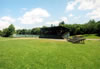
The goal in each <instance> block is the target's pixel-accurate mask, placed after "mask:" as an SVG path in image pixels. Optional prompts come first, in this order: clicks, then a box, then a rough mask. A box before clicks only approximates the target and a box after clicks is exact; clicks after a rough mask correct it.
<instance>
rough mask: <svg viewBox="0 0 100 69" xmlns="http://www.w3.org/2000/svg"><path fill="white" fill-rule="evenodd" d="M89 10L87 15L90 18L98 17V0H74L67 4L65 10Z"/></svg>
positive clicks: (99, 10) (99, 5)
mask: <svg viewBox="0 0 100 69" xmlns="http://www.w3.org/2000/svg"><path fill="white" fill-rule="evenodd" d="M74 8H75V9H78V10H91V11H90V12H89V13H88V14H87V15H88V16H90V18H100V13H99V12H100V0H74V1H70V2H69V3H68V4H67V7H66V10H67V11H68V10H70V11H71V10H74Z"/></svg>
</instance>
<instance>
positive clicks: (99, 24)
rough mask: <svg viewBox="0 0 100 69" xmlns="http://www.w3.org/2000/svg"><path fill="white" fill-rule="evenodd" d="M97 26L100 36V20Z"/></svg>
mask: <svg viewBox="0 0 100 69" xmlns="http://www.w3.org/2000/svg"><path fill="white" fill-rule="evenodd" d="M96 28H97V35H99V36H100V21H98V22H97V26H96Z"/></svg>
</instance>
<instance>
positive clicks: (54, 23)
mask: <svg viewBox="0 0 100 69" xmlns="http://www.w3.org/2000/svg"><path fill="white" fill-rule="evenodd" d="M46 24H47V25H51V24H52V25H55V26H57V25H59V21H51V22H47V23H46Z"/></svg>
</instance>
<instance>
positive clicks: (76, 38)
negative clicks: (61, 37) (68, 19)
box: [67, 36, 85, 43]
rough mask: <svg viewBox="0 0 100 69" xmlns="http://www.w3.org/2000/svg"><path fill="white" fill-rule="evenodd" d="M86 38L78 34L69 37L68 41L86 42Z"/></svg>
mask: <svg viewBox="0 0 100 69" xmlns="http://www.w3.org/2000/svg"><path fill="white" fill-rule="evenodd" d="M84 40H85V38H84V37H76V36H74V37H73V38H67V41H69V42H72V43H84Z"/></svg>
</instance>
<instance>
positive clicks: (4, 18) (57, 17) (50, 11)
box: [0, 0, 100, 30]
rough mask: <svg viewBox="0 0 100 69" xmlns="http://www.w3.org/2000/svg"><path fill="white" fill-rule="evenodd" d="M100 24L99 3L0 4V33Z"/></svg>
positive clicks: (30, 0) (6, 0) (2, 0)
mask: <svg viewBox="0 0 100 69" xmlns="http://www.w3.org/2000/svg"><path fill="white" fill-rule="evenodd" d="M90 19H95V20H96V21H99V20H100V0H0V30H2V29H4V28H7V27H8V26H9V25H10V24H13V25H14V26H15V28H16V29H23V28H26V29H32V28H35V27H42V26H51V24H52V25H54V26H57V25H58V24H59V22H61V21H64V22H65V23H66V24H84V23H86V22H88V21H89V20H90Z"/></svg>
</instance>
